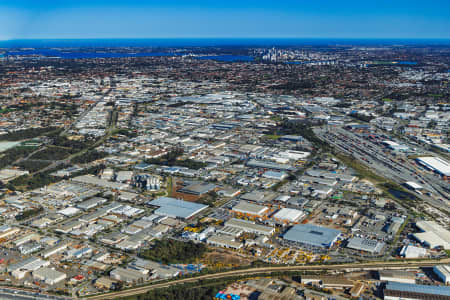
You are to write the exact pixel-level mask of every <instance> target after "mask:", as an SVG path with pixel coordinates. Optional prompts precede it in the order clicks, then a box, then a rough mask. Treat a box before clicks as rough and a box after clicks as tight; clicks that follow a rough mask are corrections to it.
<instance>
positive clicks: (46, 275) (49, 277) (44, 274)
mask: <svg viewBox="0 0 450 300" xmlns="http://www.w3.org/2000/svg"><path fill="white" fill-rule="evenodd" d="M33 278H34V279H35V280H39V281H44V282H45V283H46V284H48V285H53V284H56V283H58V282H60V281H62V280H64V279H66V278H67V275H66V274H65V273H63V272H59V271H56V270H53V269H51V268H46V267H44V268H40V269H37V270H36V271H33Z"/></svg>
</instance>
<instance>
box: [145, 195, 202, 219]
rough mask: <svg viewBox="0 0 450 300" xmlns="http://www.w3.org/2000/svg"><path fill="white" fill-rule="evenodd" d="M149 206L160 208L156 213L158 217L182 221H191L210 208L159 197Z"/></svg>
mask: <svg viewBox="0 0 450 300" xmlns="http://www.w3.org/2000/svg"><path fill="white" fill-rule="evenodd" d="M148 204H149V205H152V206H159V208H158V209H157V210H155V211H154V213H155V214H157V215H162V216H168V217H172V218H180V219H189V218H191V217H193V216H194V215H196V214H198V213H200V212H202V211H203V210H205V209H207V208H208V206H207V205H203V204H198V203H193V202H187V201H183V200H178V199H175V198H170V197H159V198H158V199H156V200H153V201H150V202H148Z"/></svg>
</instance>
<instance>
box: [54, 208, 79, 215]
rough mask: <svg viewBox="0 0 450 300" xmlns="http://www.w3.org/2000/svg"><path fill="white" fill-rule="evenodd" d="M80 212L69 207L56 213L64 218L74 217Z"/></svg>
mask: <svg viewBox="0 0 450 300" xmlns="http://www.w3.org/2000/svg"><path fill="white" fill-rule="evenodd" d="M79 211H80V210H79V209H78V208H76V207H72V206H69V207H67V208H65V209H63V210H60V211H58V213H60V214H62V215H65V216H74V215H76V214H77V213H78V212H79Z"/></svg>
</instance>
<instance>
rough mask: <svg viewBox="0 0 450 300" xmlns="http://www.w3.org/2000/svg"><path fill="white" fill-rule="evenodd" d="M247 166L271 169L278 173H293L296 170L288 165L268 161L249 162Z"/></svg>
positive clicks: (254, 160)
mask: <svg viewBox="0 0 450 300" xmlns="http://www.w3.org/2000/svg"><path fill="white" fill-rule="evenodd" d="M247 166H249V167H253V168H260V169H272V170H278V171H295V170H296V169H295V168H294V167H292V166H290V165H282V164H277V163H273V162H268V161H260V160H256V159H252V160H249V161H248V163H247Z"/></svg>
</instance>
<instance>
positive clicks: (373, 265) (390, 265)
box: [85, 258, 450, 300]
mask: <svg viewBox="0 0 450 300" xmlns="http://www.w3.org/2000/svg"><path fill="white" fill-rule="evenodd" d="M449 263H450V259H449V258H447V259H442V260H426V261H420V262H417V261H402V262H399V261H392V262H368V263H357V264H339V265H308V266H283V267H266V268H252V269H246V270H235V271H227V272H221V273H216V274H208V275H201V276H197V277H193V278H185V279H178V280H173V281H170V282H165V283H157V284H151V285H146V286H140V287H135V288H131V289H129V290H124V291H119V292H112V293H107V294H99V295H95V296H91V297H87V298H85V299H93V300H97V299H98V300H100V299H117V298H120V297H127V296H133V295H139V294H144V293H146V292H147V291H150V290H153V289H158V288H166V287H169V286H172V285H176V284H183V283H191V282H196V281H199V280H208V279H219V278H225V277H233V276H253V275H260V274H268V273H274V272H293V271H319V270H327V271H333V270H349V269H350V270H374V269H403V268H419V267H430V266H435V265H439V264H449Z"/></svg>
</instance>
